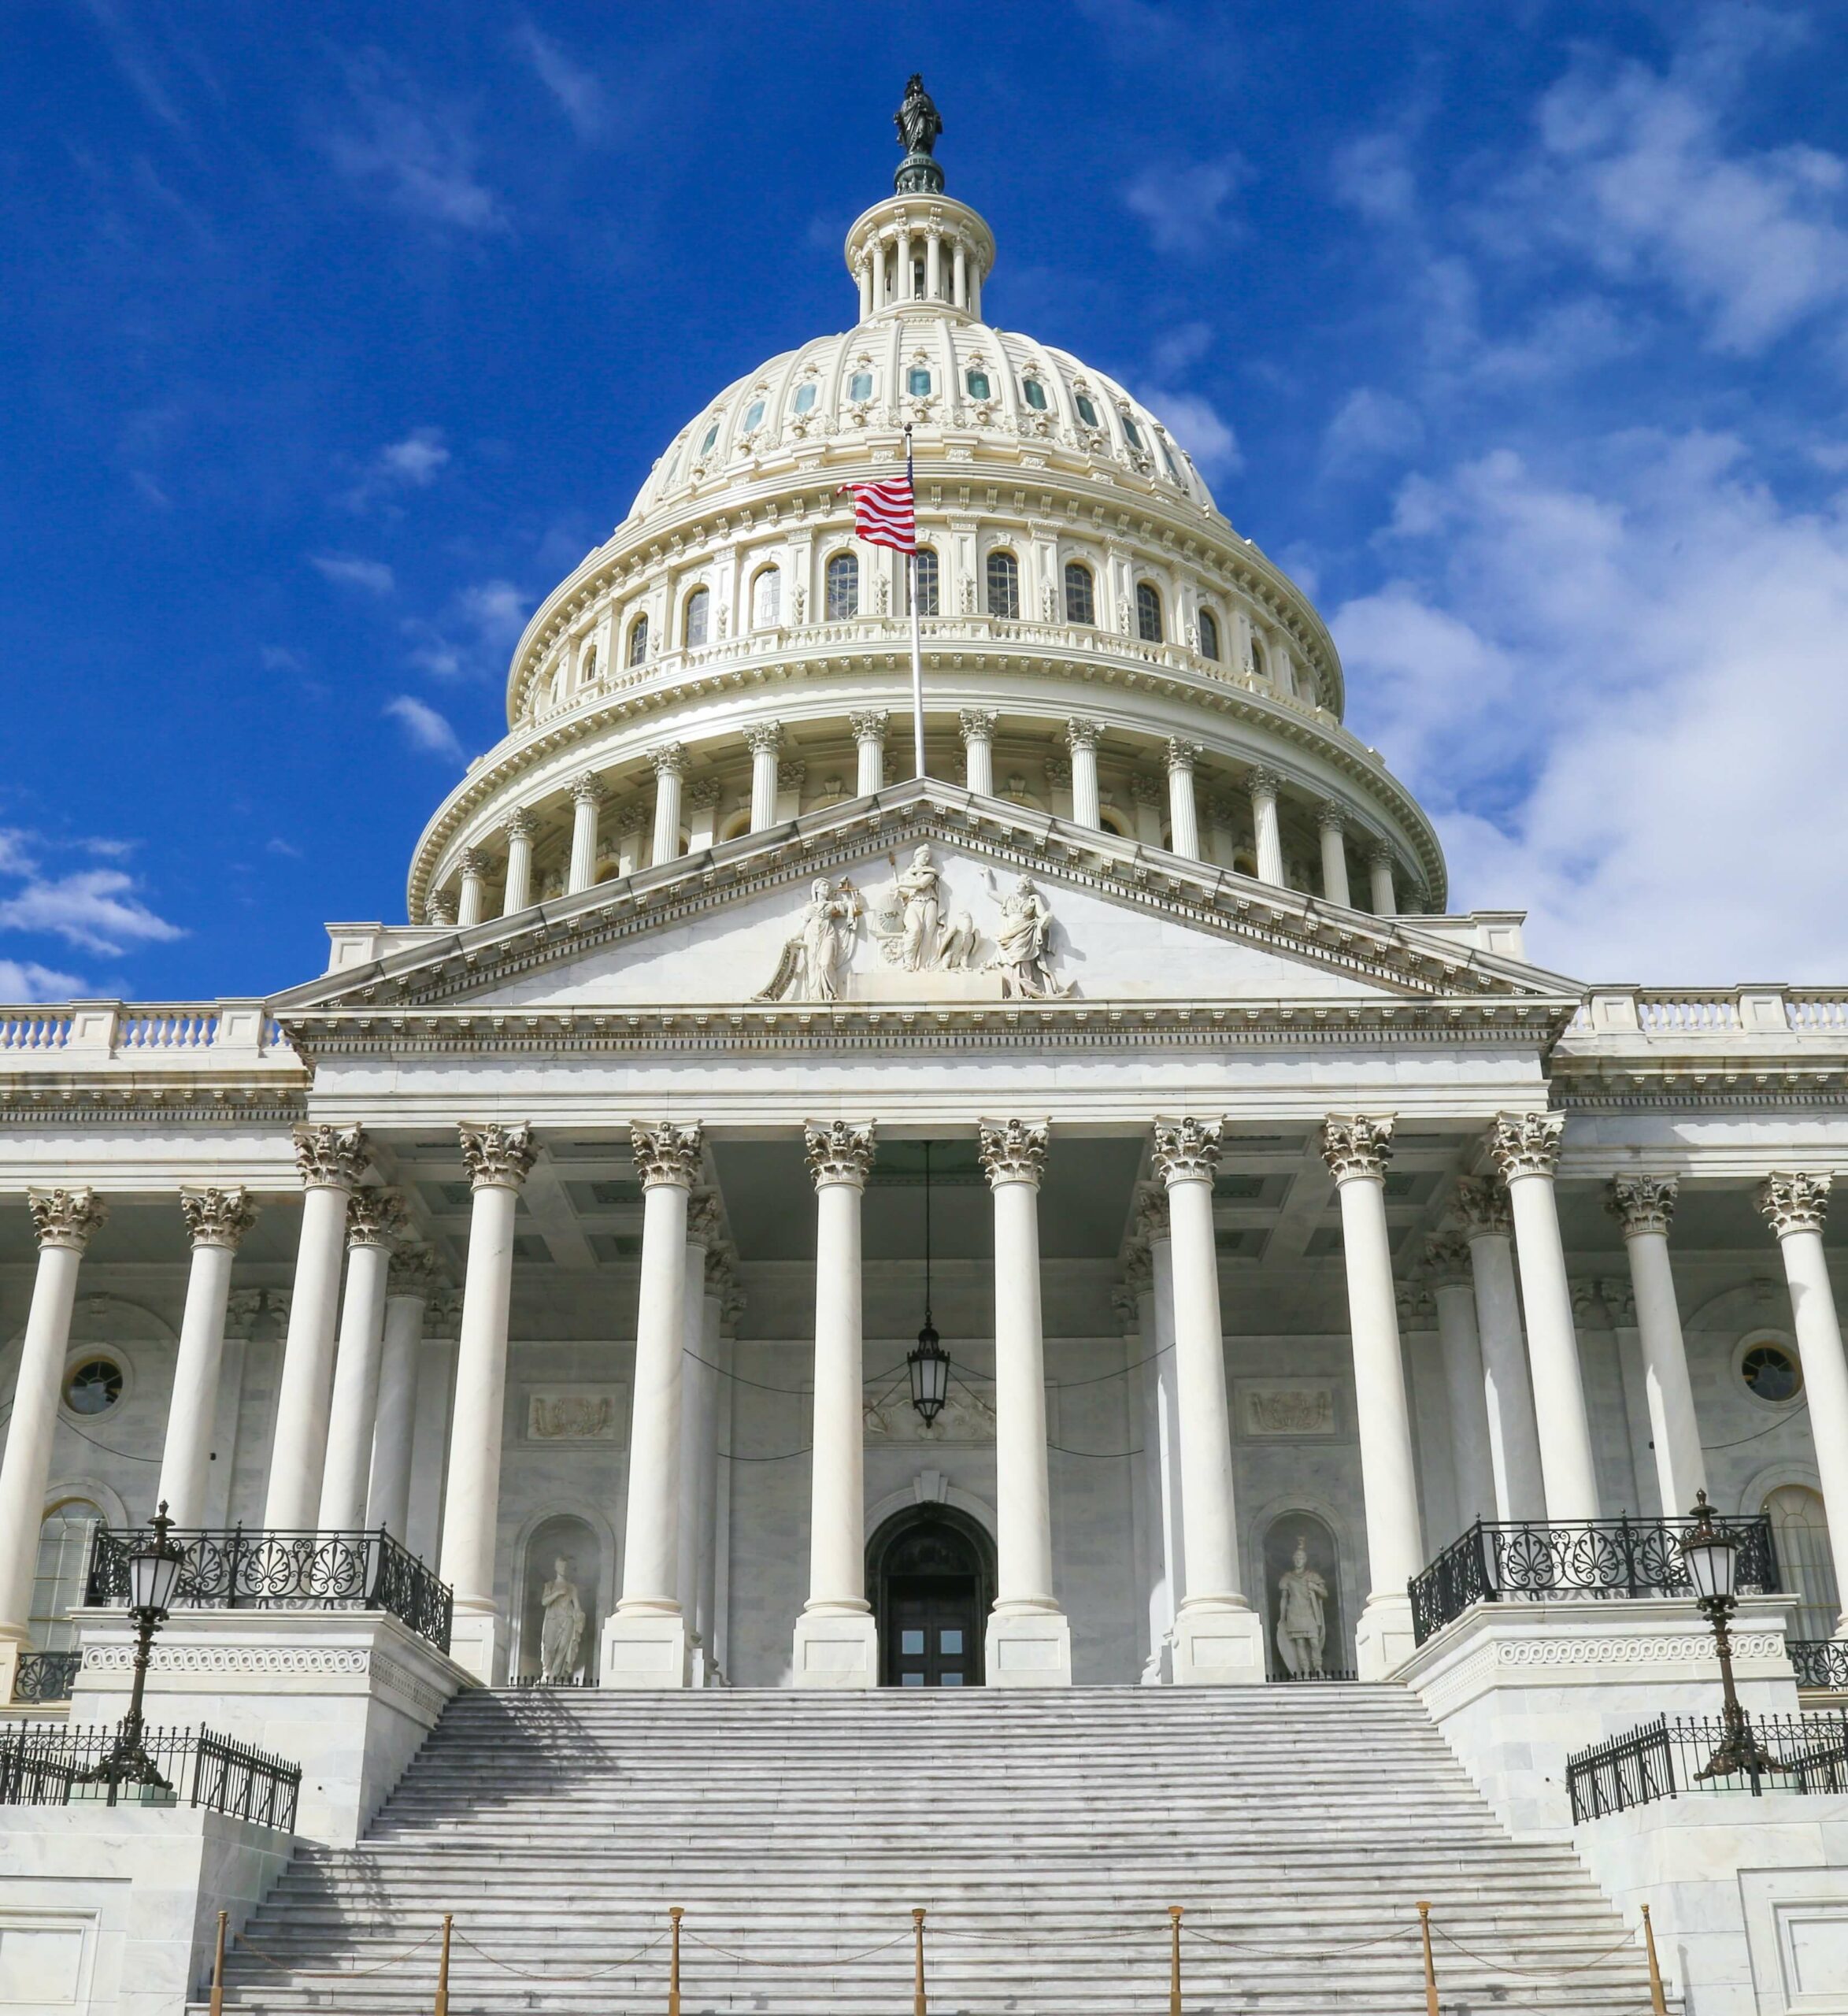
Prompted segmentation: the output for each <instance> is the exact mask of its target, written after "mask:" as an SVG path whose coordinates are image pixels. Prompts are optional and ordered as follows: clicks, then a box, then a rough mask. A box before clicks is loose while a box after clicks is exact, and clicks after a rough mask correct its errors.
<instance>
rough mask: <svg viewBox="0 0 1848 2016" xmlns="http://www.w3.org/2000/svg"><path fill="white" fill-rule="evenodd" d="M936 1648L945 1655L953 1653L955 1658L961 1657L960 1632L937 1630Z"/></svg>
mask: <svg viewBox="0 0 1848 2016" xmlns="http://www.w3.org/2000/svg"><path fill="white" fill-rule="evenodd" d="M937 1650H938V1651H939V1652H942V1653H943V1654H945V1655H946V1656H947V1655H954V1657H955V1658H961V1657H962V1633H961V1632H960V1631H939V1632H938V1633H937Z"/></svg>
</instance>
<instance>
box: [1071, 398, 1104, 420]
mask: <svg viewBox="0 0 1848 2016" xmlns="http://www.w3.org/2000/svg"><path fill="white" fill-rule="evenodd" d="M1073 403H1074V404H1075V405H1076V406H1077V408H1078V417H1079V418H1080V420H1081V421H1083V422H1084V424H1085V425H1086V426H1087V427H1095V426H1096V425H1097V424H1098V410H1097V408H1096V407H1095V406H1093V405H1092V404H1091V398H1090V395H1088V394H1087V393H1084V392H1080V394H1079V395H1078V397H1077V398H1076V400H1075V401H1074V402H1073Z"/></svg>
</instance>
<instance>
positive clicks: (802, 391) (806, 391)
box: [795, 382, 815, 413]
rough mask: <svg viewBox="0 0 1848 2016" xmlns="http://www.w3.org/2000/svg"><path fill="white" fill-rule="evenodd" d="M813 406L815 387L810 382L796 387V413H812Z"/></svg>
mask: <svg viewBox="0 0 1848 2016" xmlns="http://www.w3.org/2000/svg"><path fill="white" fill-rule="evenodd" d="M814 405H815V387H814V385H813V383H812V382H811V383H810V384H806V385H798V387H796V397H795V410H796V411H797V412H798V413H809V412H812V411H813V409H814Z"/></svg>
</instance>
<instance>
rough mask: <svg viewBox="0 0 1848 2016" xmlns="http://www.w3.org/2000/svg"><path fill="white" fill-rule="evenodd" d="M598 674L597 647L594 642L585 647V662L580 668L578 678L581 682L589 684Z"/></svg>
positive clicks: (585, 684)
mask: <svg viewBox="0 0 1848 2016" xmlns="http://www.w3.org/2000/svg"><path fill="white" fill-rule="evenodd" d="M596 676H597V647H596V646H595V645H594V644H587V645H586V646H585V647H584V661H583V664H582V665H580V667H579V668H578V680H579V683H580V684H581V685H584V686H588V685H589V684H590V683H591V680H593V679H594V678H595V677H596Z"/></svg>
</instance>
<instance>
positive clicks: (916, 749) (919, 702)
mask: <svg viewBox="0 0 1848 2016" xmlns="http://www.w3.org/2000/svg"><path fill="white" fill-rule="evenodd" d="M905 484H906V485H907V487H909V490H910V491H911V550H910V552H909V553H908V554H906V555H905V566H906V568H907V569H909V580H910V583H911V740H912V751H913V756H914V758H915V759H916V762H917V772H916V774H917V776H920V777H921V776H923V775H924V649H923V647H922V645H921V644H920V642H919V633H918V608H917V603H918V594H917V479H916V478H915V477H914V476H913V474H912V470H911V429H910V428H909V426H907V427H906V428H905Z"/></svg>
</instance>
